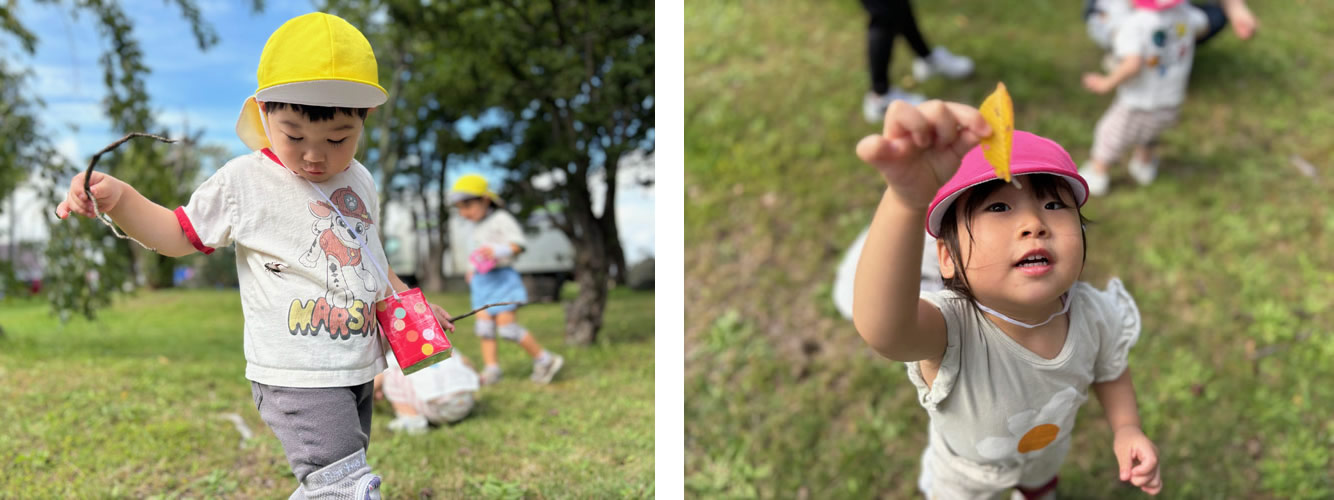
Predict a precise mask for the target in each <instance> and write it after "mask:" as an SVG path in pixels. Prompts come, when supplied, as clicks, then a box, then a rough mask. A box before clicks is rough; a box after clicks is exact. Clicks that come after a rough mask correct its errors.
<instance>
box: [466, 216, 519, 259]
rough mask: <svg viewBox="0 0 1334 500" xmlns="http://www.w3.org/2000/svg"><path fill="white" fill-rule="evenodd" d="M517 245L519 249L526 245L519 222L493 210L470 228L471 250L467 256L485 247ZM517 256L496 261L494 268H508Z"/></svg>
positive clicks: (512, 217)
mask: <svg viewBox="0 0 1334 500" xmlns="http://www.w3.org/2000/svg"><path fill="white" fill-rule="evenodd" d="M511 243H512V244H515V245H518V246H519V247H520V248H522V247H524V246H526V245H527V241H526V240H525V238H524V235H523V228H522V227H520V226H519V220H518V219H515V218H514V216H513V215H510V213H509V212H508V211H505V210H503V209H499V208H497V209H494V210H492V211H491V213H490V214H488V215H487V216H486V217H485V218H483V219H482V220H480V221H477V223H476V224H475V225H474V226H473V228H472V248H469V249H468V254H469V255H472V252H473V251H475V250H477V249H478V248H482V247H483V246H487V245H508V244H511ZM516 257H518V255H517V254H516V255H511V256H509V257H505V258H503V259H499V258H498V259H496V267H509V266H511V265H513V264H514V259H515V258H516Z"/></svg>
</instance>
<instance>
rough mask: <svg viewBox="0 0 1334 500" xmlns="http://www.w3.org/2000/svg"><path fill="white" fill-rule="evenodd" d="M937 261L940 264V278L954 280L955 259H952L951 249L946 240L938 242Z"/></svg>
mask: <svg viewBox="0 0 1334 500" xmlns="http://www.w3.org/2000/svg"><path fill="white" fill-rule="evenodd" d="M936 259H937V260H939V262H940V277H941V278H945V279H947V280H948V279H954V259H951V258H950V247H949V245H947V244H945V241H944V240H936Z"/></svg>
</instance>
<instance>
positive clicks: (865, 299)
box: [852, 101, 1162, 499]
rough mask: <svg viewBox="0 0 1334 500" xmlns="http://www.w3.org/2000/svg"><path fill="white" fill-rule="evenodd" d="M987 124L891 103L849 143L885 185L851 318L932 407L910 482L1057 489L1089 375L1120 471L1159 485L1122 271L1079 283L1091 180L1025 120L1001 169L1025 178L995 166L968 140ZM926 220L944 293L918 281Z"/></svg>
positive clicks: (966, 114)
mask: <svg viewBox="0 0 1334 500" xmlns="http://www.w3.org/2000/svg"><path fill="white" fill-rule="evenodd" d="M990 133H991V130H990V127H988V126H987V124H986V122H985V121H984V120H983V119H982V116H981V115H980V114H979V113H978V111H977V109H975V108H972V107H969V106H967V105H964V104H958V103H944V102H940V101H931V102H927V103H925V104H922V105H921V106H920V107H917V108H914V107H912V106H910V105H908V104H906V103H894V104H893V105H892V106H890V108H889V110H888V112H887V113H886V117H885V129H884V133H883V135H874V136H870V137H867V138H865V139H863V140H862V141H861V142H860V143H859V144H858V145H857V155H858V156H859V157H861V159H862V160H863V161H865V162H867V163H869V164H871V165H872V166H874V167H876V169H877V170H878V171H879V172H880V174H881V176H883V177H884V179H885V181H886V183H887V184H888V188H887V189H886V190H885V194H884V196H883V198H882V199H881V202H880V206H879V207H878V208H877V209H876V214H875V218H874V220H873V221H872V223H871V229H870V232H869V233H868V235H867V238H866V246H865V248H864V250H863V251H862V254H861V260H860V261H859V262H858V266H857V275H856V278H855V285H854V286H855V294H854V300H853V305H852V309H853V322H854V323H855V324H856V326H857V331H858V332H859V333H860V334H861V336H862V338H863V339H865V340H866V343H867V344H870V346H871V347H872V348H873V349H875V351H876V352H878V353H880V354H881V355H883V356H885V357H887V358H889V359H892V360H896V361H904V362H907V364H908V377H909V379H910V380H911V381H912V382H913V385H915V386H916V387H917V393H918V400H919V402H920V403H921V405H922V406H923V407H924V408H926V410H927V413H928V414H929V415H930V416H931V424H930V426H929V427H930V429H929V444H928V445H927V447H926V450H925V452H924V453H923V455H922V472H921V476H920V477H919V479H918V487H919V488H921V490H922V492H923V493H924V494H926V495H927V496H928V497H929V498H952V499H953V498H993V497H995V496H996V495H999V494H1003V493H1004V492H1006V491H1007V490H1010V489H1011V488H1015V489H1017V492H1016V495H1022V497H1023V498H1029V499H1033V498H1054V497H1055V488H1056V482H1057V480H1056V474H1057V472H1058V471H1059V470H1060V466H1061V464H1062V463H1063V462H1064V461H1065V456H1066V454H1067V452H1068V451H1069V450H1070V443H1071V438H1070V436H1071V431H1072V430H1073V428H1074V423H1075V414H1076V413H1077V411H1078V409H1079V407H1080V405H1082V404H1083V403H1084V401H1086V400H1087V399H1088V389H1089V387H1090V386H1092V387H1093V390H1094V392H1095V393H1097V395H1098V399H1099V400H1100V401H1101V403H1102V406H1103V408H1104V409H1105V410H1106V414H1107V421H1108V423H1109V424H1110V425H1111V427H1112V429H1113V431H1114V436H1115V437H1114V439H1113V442H1112V449H1113V451H1114V453H1115V455H1116V460H1117V463H1118V464H1119V466H1120V478H1121V480H1122V481H1129V482H1130V483H1132V484H1134V485H1135V486H1138V487H1139V488H1140V489H1142V490H1144V491H1145V492H1147V493H1150V494H1157V493H1158V492H1159V491H1160V490H1161V489H1162V479H1161V478H1160V477H1159V471H1158V452H1157V448H1156V447H1155V446H1154V444H1153V442H1152V441H1150V440H1149V438H1148V437H1147V436H1145V435H1144V432H1143V431H1142V430H1141V429H1140V420H1139V409H1138V406H1137V404H1136V402H1135V390H1134V386H1133V385H1132V383H1131V378H1130V370H1129V365H1128V351H1129V349H1130V347H1131V346H1133V345H1134V344H1135V341H1136V340H1137V339H1138V338H1139V332H1140V316H1139V310H1138V309H1137V308H1136V306H1135V300H1134V299H1133V298H1132V297H1131V296H1130V294H1129V293H1127V292H1126V290H1125V288H1124V287H1122V285H1121V282H1120V281H1119V280H1116V279H1113V280H1111V282H1109V283H1108V285H1107V289H1106V290H1098V289H1096V288H1094V287H1093V286H1091V285H1089V284H1088V283H1084V282H1080V281H1077V279H1078V277H1079V273H1080V271H1081V270H1082V269H1083V267H1084V261H1085V252H1086V249H1087V247H1086V245H1085V239H1084V223H1085V220H1084V218H1083V216H1082V215H1081V214H1080V211H1079V207H1081V206H1083V204H1084V202H1085V201H1086V200H1087V199H1088V186H1087V184H1086V183H1085V181H1084V179H1083V178H1081V177H1080V176H1079V173H1078V172H1077V169H1076V167H1075V164H1074V162H1073V161H1071V159H1070V155H1069V154H1067V153H1066V152H1065V150H1064V149H1063V148H1061V146H1060V145H1058V144H1056V143H1055V142H1053V141H1051V140H1048V139H1045V138H1043V137H1039V136H1037V135H1034V134H1030V133H1027V132H1022V131H1015V134H1014V143H1013V146H1014V147H1013V152H1012V157H1011V165H1010V169H1011V173H1012V174H1014V175H1015V176H1016V177H1017V178H1019V179H1021V180H1022V185H1023V188H1022V189H1019V188H1017V187H1016V186H1015V184H1007V183H1005V182H1004V181H1001V180H999V179H997V178H996V175H995V173H994V172H993V170H992V167H991V165H990V164H989V163H987V161H986V159H985V158H984V157H983V155H982V151H981V149H980V148H979V147H975V146H976V145H977V144H978V141H979V139H980V138H982V137H986V136H988V135H989V134H990ZM946 180H948V181H946ZM923 221H925V222H926V229H927V232H928V233H930V234H931V235H932V236H934V237H936V238H937V243H936V246H935V249H936V255H935V256H933V257H932V258H935V259H938V261H939V263H940V274H941V277H942V278H943V279H944V283H945V289H944V290H941V291H938V292H920V293H919V291H918V281H919V276H918V273H919V268H920V265H921V261H922V245H923V239H922V238H923V236H922V230H921V227H922V226H921V225H920V224H922V223H923Z"/></svg>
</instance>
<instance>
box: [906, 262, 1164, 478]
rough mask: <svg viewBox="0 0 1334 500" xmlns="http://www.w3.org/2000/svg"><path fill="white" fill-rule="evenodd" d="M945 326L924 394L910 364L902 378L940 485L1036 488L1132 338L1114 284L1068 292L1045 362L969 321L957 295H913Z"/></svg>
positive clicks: (1126, 297)
mask: <svg viewBox="0 0 1334 500" xmlns="http://www.w3.org/2000/svg"><path fill="white" fill-rule="evenodd" d="M921 297H922V299H924V300H926V301H927V302H929V303H931V304H932V305H934V306H935V307H936V308H938V309H940V312H941V315H942V316H944V318H945V326H946V332H947V333H946V347H945V354H944V357H943V358H942V359H941V362H940V369H939V371H938V372H937V374H936V378H935V379H934V380H933V381H932V383H931V385H930V386H928V385H927V384H926V381H925V379H924V378H923V376H922V371H921V366H920V362H911V363H908V378H909V379H910V380H911V381H912V383H913V385H914V386H916V387H917V394H918V399H919V402H920V403H921V405H922V406H923V407H924V408H926V410H927V413H928V414H929V415H930V416H931V424H930V432H931V440H930V441H931V445H930V446H929V447H928V463H930V464H943V465H941V466H940V467H933V470H932V471H931V474H932V475H935V476H938V477H944V478H953V479H950V480H949V481H947V482H958V483H971V484H979V485H987V486H990V487H995V488H1008V487H1010V486H1014V485H1015V484H1020V482H1021V481H1027V482H1028V484H1032V481H1040V482H1039V483H1038V484H1041V482H1045V481H1046V480H1048V479H1050V478H1051V477H1052V476H1054V475H1055V474H1056V472H1057V471H1058V470H1059V469H1060V466H1061V463H1062V462H1064V460H1065V455H1066V452H1067V451H1068V450H1069V448H1070V432H1071V430H1072V429H1073V428H1074V424H1075V415H1076V413H1077V412H1078V410H1079V407H1080V405H1082V404H1084V402H1085V401H1086V400H1088V388H1089V386H1090V385H1091V384H1094V383H1097V382H1108V381H1111V380H1115V379H1116V378H1117V377H1120V376H1121V374H1122V373H1124V372H1125V370H1126V367H1127V366H1128V357H1129V351H1130V347H1131V346H1133V345H1134V344H1135V342H1136V340H1138V338H1139V332H1140V316H1139V309H1138V308H1137V307H1136V305H1135V300H1134V299H1133V298H1132V297H1131V296H1130V294H1129V293H1127V292H1126V290H1125V288H1124V287H1123V286H1122V285H1121V281H1120V280H1117V279H1112V280H1111V281H1110V282H1109V283H1108V284H1107V289H1106V290H1105V291H1104V290H1097V289H1095V288H1093V287H1092V286H1091V285H1089V284H1088V283H1084V282H1076V283H1075V286H1074V287H1073V288H1071V289H1070V292H1069V297H1068V300H1070V301H1071V302H1070V312H1069V328H1068V329H1067V333H1066V339H1065V344H1064V345H1063V346H1062V348H1061V351H1060V353H1059V354H1057V355H1056V357H1055V358H1053V359H1046V358H1043V357H1041V356H1038V355H1037V354H1036V353H1034V352H1032V351H1030V350H1028V349H1027V348H1025V347H1024V346H1022V345H1020V344H1019V343H1018V342H1016V341H1015V340H1014V339H1012V338H1010V337H1009V336H1008V335H1006V334H1005V332H1003V331H1001V330H1000V328H997V327H996V325H995V324H993V323H991V322H990V321H987V320H986V319H984V318H982V317H980V316H979V315H978V314H976V313H975V312H974V309H973V308H972V306H971V304H969V302H968V300H967V299H966V298H964V297H963V296H962V295H960V294H958V293H956V292H954V291H951V290H942V291H939V292H922V293H921Z"/></svg>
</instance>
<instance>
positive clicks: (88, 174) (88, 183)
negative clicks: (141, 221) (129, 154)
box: [83, 132, 177, 252]
mask: <svg viewBox="0 0 1334 500" xmlns="http://www.w3.org/2000/svg"><path fill="white" fill-rule="evenodd" d="M135 137H152V138H154V139H157V140H159V141H162V142H166V143H174V142H176V141H177V139H168V138H166V137H162V136H158V135H153V134H150V133H147V132H130V133H128V134H125V137H121V138H120V139H119V140H117V141H116V142H113V143H111V144H108V145H107V147H105V148H102V150H101V151H98V152H97V153H94V154H93V158H92V159H90V160H88V168H87V169H85V170H84V171H83V195H84V196H87V197H88V201H91V202H92V203H93V215H95V216H97V220H100V221H102V223H103V224H106V226H107V227H109V228H111V234H114V235H116V237H117V238H120V239H122V240H130V241H133V242H135V243H138V244H139V246H141V247H144V248H147V249H148V250H151V251H154V252H156V251H157V250H156V249H153V248H148V245H145V244H143V242H140V241H139V240H136V239H134V238H133V237H131V236H129V235H124V234H121V233H120V231H119V230H117V229H116V226H115V224H114V223H112V221H111V217H108V216H107V215H106V214H103V213H102V209H101V207H98V206H97V198H95V197H93V188H92V180H93V167H95V166H97V160H98V159H99V158H101V157H102V155H103V154H106V153H109V152H111V150H113V149H116V148H117V147H120V145H121V144H125V143H126V142H128V141H129V140H130V139H133V138H135Z"/></svg>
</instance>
